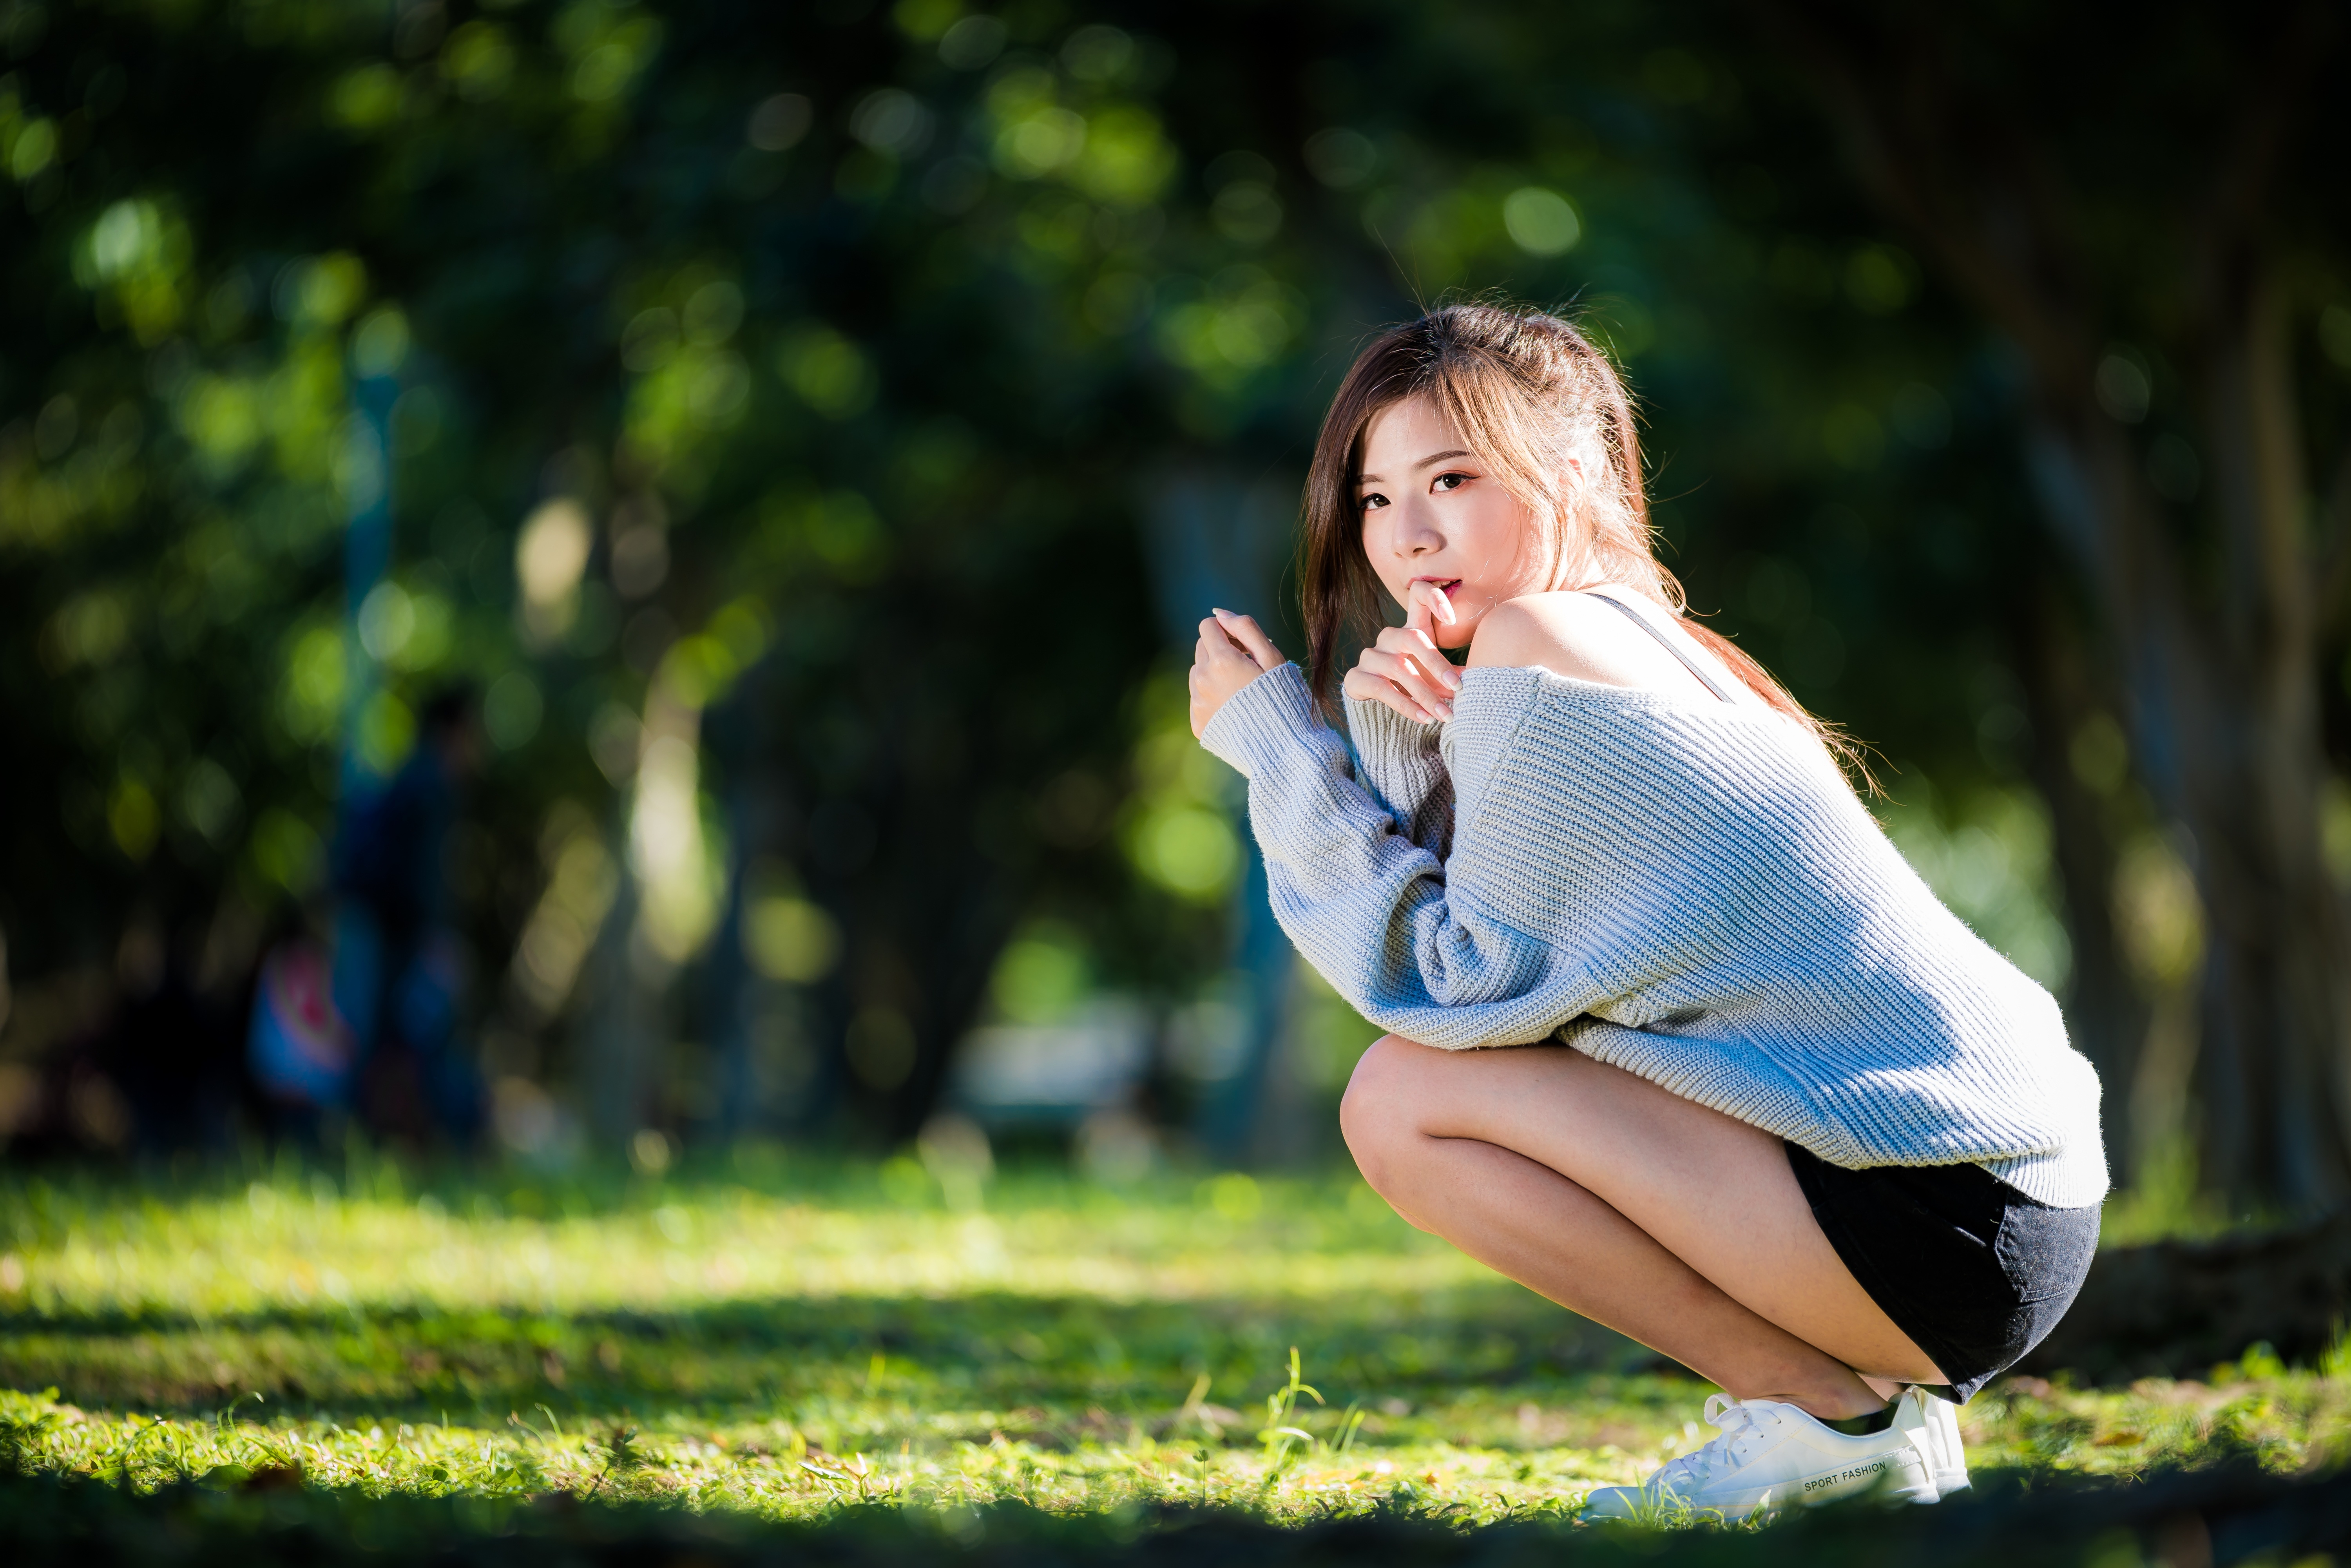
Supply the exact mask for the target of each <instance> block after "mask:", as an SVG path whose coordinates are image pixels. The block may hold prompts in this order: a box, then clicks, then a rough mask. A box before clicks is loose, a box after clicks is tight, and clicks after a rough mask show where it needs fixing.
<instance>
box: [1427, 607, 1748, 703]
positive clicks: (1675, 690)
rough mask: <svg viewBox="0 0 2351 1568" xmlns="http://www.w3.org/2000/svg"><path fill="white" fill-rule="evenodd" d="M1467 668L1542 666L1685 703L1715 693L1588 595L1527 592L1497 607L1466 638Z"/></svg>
mask: <svg viewBox="0 0 2351 1568" xmlns="http://www.w3.org/2000/svg"><path fill="white" fill-rule="evenodd" d="M1667 634H1668V635H1670V634H1671V633H1670V632H1667ZM1469 664H1470V665H1471V666H1472V667H1473V668H1475V667H1477V666H1479V665H1485V664H1495V665H1501V666H1504V667H1514V668H1520V669H1523V668H1527V667H1529V666H1532V665H1541V667H1542V668H1544V669H1546V670H1549V671H1550V672H1551V673H1552V674H1555V675H1565V676H1567V677H1568V678H1569V679H1571V680H1578V681H1590V682H1592V683H1593V684H1595V685H1604V686H1629V687H1633V688H1635V689H1636V690H1640V691H1650V692H1656V693H1658V694H1659V695H1668V696H1676V697H1680V698H1683V699H1686V700H1687V699H1691V698H1696V699H1698V700H1700V701H1711V700H1713V696H1714V694H1713V693H1711V692H1709V691H1708V689H1707V688H1706V686H1705V685H1703V684H1702V683H1701V682H1700V681H1699V680H1698V678H1697V677H1696V676H1695V675H1693V674H1690V672H1689V669H1688V667H1687V665H1685V664H1683V663H1682V662H1681V660H1679V659H1677V658H1676V657H1675V656H1674V654H1673V653H1671V652H1669V651H1668V650H1667V647H1666V646H1665V644H1664V643H1661V642H1659V641H1658V637H1657V635H1656V634H1653V633H1652V632H1648V631H1645V630H1643V624H1642V623H1641V622H1635V621H1634V620H1633V619H1632V618H1631V617H1630V616H1628V615H1627V614H1626V613H1625V612H1624V611H1623V610H1621V609H1619V608H1618V607H1616V606H1615V605H1613V604H1604V603H1602V602H1601V601H1600V599H1599V597H1598V596H1597V595H1595V594H1591V593H1576V592H1561V593H1530V594H1527V595H1525V596H1524V597H1522V598H1519V599H1512V600H1509V601H1505V602H1503V603H1500V604H1497V605H1496V606H1494V608H1493V609H1492V610H1490V611H1488V612H1486V617H1485V619H1484V620H1482V621H1480V622H1479V623H1478V631H1477V634H1476V635H1475V636H1473V637H1472V638H1471V639H1470V641H1469Z"/></svg>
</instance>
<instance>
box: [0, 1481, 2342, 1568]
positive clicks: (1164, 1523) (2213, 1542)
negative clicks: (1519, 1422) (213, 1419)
mask: <svg viewBox="0 0 2351 1568" xmlns="http://www.w3.org/2000/svg"><path fill="white" fill-rule="evenodd" d="M1979 1490H1980V1491H1983V1492H1985V1493H1986V1495H1977V1496H1970V1495H1966V1494H1963V1495H1962V1496H1961V1497H1960V1498H1959V1499H1956V1500H1952V1501H1949V1502H1947V1503H1945V1504H1943V1505H1941V1506H1940V1507H1938V1508H1932V1509H1917V1508H1912V1509H1903V1510H1900V1511H1896V1512H1893V1513H1885V1512H1880V1511H1875V1510H1873V1509H1870V1508H1867V1507H1844V1508H1837V1509H1829V1510H1822V1511H1817V1512H1813V1513H1809V1514H1803V1515H1799V1516H1797V1517H1793V1518H1791V1519H1788V1520H1785V1521H1782V1522H1780V1523H1777V1524H1774V1525H1772V1526H1770V1527H1769V1528H1767V1529H1765V1530H1763V1531H1759V1532H1748V1531H1708V1530H1696V1531H1682V1532H1678V1533H1674V1534H1648V1533H1644V1532H1639V1531H1630V1530H1625V1529H1620V1528H1613V1527H1612V1528H1605V1529H1583V1528H1576V1527H1573V1526H1569V1525H1566V1524H1563V1523H1559V1522H1556V1521H1547V1522H1537V1523H1525V1522H1506V1523H1501V1524H1496V1525H1489V1526H1485V1527H1482V1528H1478V1529H1463V1528H1457V1527H1455V1526H1452V1525H1450V1524H1448V1523H1447V1521H1446V1520H1445V1519H1444V1518H1443V1517H1442V1516H1441V1515H1430V1514H1426V1513H1416V1512H1412V1511H1404V1510H1379V1511H1372V1512H1369V1513H1364V1514H1356V1515H1353V1516H1350V1517H1343V1518H1342V1517H1335V1516H1333V1517H1329V1518H1325V1519H1323V1520H1321V1521H1313V1522H1309V1523H1305V1524H1300V1525H1273V1524H1269V1523H1266V1522H1263V1521H1256V1520H1251V1519H1249V1518H1247V1517H1244V1516H1240V1515H1237V1514H1230V1513H1216V1512H1205V1511H1189V1510H1181V1509H1175V1510H1162V1511H1136V1512H1131V1513H1123V1514H1107V1515H1105V1514H1090V1515H1088V1514H1055V1513H1050V1512H1043V1511H1031V1510H1029V1509H1025V1508H1021V1507H1019V1506H1009V1505H1008V1506H999V1507H995V1508H990V1509H987V1510H972V1509H962V1508H954V1509H946V1510H938V1511H934V1510H931V1509H927V1508H899V1507H893V1506H885V1505H874V1506H867V1507H861V1508H852V1509H849V1510H846V1511H843V1512H841V1514H839V1515H837V1516H835V1517H834V1518H833V1519H831V1520H830V1521H827V1522H825V1523H823V1524H820V1525H780V1524H768V1523H761V1522H759V1521H753V1520H749V1519H746V1518H742V1517H739V1516H726V1515H718V1514H706V1515H702V1514H695V1513H692V1512H689V1511H686V1510H685V1509H683V1508H678V1507H666V1506H661V1505H650V1504H623V1505H614V1506H603V1505H595V1504H585V1505H583V1504H577V1503H570V1502H561V1501H557V1500H550V1499H541V1500H537V1501H535V1502H518V1503H506V1504H501V1503H489V1502H484V1501H480V1500H467V1499H414V1498H384V1499H370V1498H365V1497H361V1496H359V1495H357V1494H352V1493H341V1494H338V1493H329V1492H316V1491H306V1490H300V1489H287V1490H276V1491H267V1492H258V1493H256V1492H246V1493H241V1494H235V1493H231V1494H224V1493H215V1492H211V1491H207V1490H203V1489H201V1488H197V1487H193V1486H175V1487H171V1488H167V1489H165V1490H162V1491H158V1492H155V1493H152V1494H149V1495H145V1496H141V1495H138V1494H135V1493H131V1492H126V1491H120V1490H116V1489H114V1488H112V1487H110V1486H107V1485H105V1484H103V1483H99V1482H96V1481H60V1480H57V1479H49V1478H17V1477H9V1478H5V1479H0V1545H5V1547H6V1548H7V1552H6V1553H5V1555H6V1556H7V1559H8V1561H10V1562H11V1563H17V1564H23V1565H25V1568H37V1565H45V1564H50V1563H59V1564H64V1563H71V1564H73V1565H74V1568H85V1565H87V1564H89V1563H191V1564H194V1563H223V1564H226V1563H236V1564H238V1565H240V1568H271V1565H274V1564H279V1563H284V1564H294V1563H303V1564H308V1563H321V1562H340V1561H345V1560H348V1559H350V1558H351V1557H353V1556H355V1555H359V1554H362V1553H363V1554H364V1555H365V1557H366V1559H367V1560H368V1561H370V1562H371V1563H380V1564H386V1565H391V1564H402V1563H425V1562H428V1561H429V1562H431V1563H436V1564H460V1565H462V1564H472V1563H483V1564H491V1563H496V1564H500V1565H508V1564H514V1565H521V1568H537V1565H538V1564H549V1565H553V1564H558V1563H561V1564H567V1565H569V1564H582V1563H596V1564H603V1563H611V1564H620V1563H687V1562H692V1563H699V1564H704V1565H705V1568H725V1565H731V1564H736V1563H754V1562H757V1563H789V1562H812V1563H827V1564H838V1565H841V1568H858V1565H864V1564H872V1565H874V1568H881V1565H884V1564H896V1563H937V1562H961V1563H976V1564H981V1563H984V1564H993V1563H1005V1564H1013V1563H1019V1564H1024V1565H1025V1564H1029V1563H1071V1564H1076V1563H1136V1564H1152V1565H1156V1564H1162V1563H1165V1564H1169V1565H1171V1568H1172V1565H1174V1564H1178V1563H1183V1564H1190V1563H1206V1562H1213V1563H1218V1564H1219V1565H1220V1568H1221V1565H1236V1564H1237V1565H1243V1568H1249V1565H1255V1564H1268V1565H1271V1564H1321V1563H1334V1564H1335V1563H1374V1562H1375V1563H1383V1564H1402V1565H1412V1564H1423V1563H1427V1564H1471V1563H1475V1564H1480V1565H1485V1564H1496V1565H1500V1564H1518V1563H1526V1564H1529V1565H1530V1568H1531V1565H1533V1564H1539V1563H1540V1564H1552V1563H1562V1562H1564V1563H1591V1564H1595V1565H1597V1564H1614V1563H1627V1564H1629V1563H1657V1562H1670V1563H1684V1564H1707V1563H1741V1564H1754V1563H1790V1564H1795V1563H1802V1564H1806V1565H1808V1568H1814V1565H1817V1568H1843V1565H1845V1564H1853V1565H1855V1568H1858V1565H1860V1564H1872V1565H1875V1564H1878V1563H1889V1562H1899V1563H1903V1564H1904V1565H1905V1568H1945V1565H1950V1568H1958V1565H1959V1564H1974V1563H1993V1562H1997V1563H2001V1564H2002V1568H2041V1565H2043V1564H2048V1565H2055V1564H2074V1563H2114V1562H2132V1563H2137V1562H2147V1561H2152V1562H2161V1563H2176V1564H2189V1563H2198V1564H2210V1565H2213V1568H2225V1565H2227V1564H2231V1563H2243V1562H2247V1561H2248V1560H2255V1559H2258V1560H2264V1561H2270V1562H2276V1563H2290V1562H2294V1561H2296V1560H2299V1559H2302V1558H2304V1557H2306V1556H2308V1555H2310V1554H2313V1553H2317V1552H2343V1551H2345V1550H2346V1549H2351V1477H2346V1475H2344V1474H2343V1473H2341V1472H2334V1473H2329V1474H2325V1475H2320V1476H2315V1477H2304V1478H2295V1479H2284V1478H2279V1477H2274V1476H2267V1475H2263V1474H2262V1473H2260V1472H2259V1471H2257V1470H2253V1469H2243V1468H2234V1469H2216V1470H2207V1471H2186V1472H2182V1471H2175V1472H2168V1473H2164V1474H2158V1475H2156V1476H2152V1477H2149V1478H2147V1479H2143V1480H2140V1481H2137V1482H2134V1483H2116V1482H2101V1481H2085V1480H2056V1481H2044V1482H2042V1483H2039V1484H2036V1485H2034V1486H2032V1487H2031V1488H2029V1489H2028V1488H2026V1487H2024V1486H2021V1485H2011V1486H2008V1487H2005V1488H2000V1489H1979Z"/></svg>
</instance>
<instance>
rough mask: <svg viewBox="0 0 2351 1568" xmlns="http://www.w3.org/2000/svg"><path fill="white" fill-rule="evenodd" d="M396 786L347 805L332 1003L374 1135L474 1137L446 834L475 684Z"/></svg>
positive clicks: (338, 849)
mask: <svg viewBox="0 0 2351 1568" xmlns="http://www.w3.org/2000/svg"><path fill="white" fill-rule="evenodd" d="M417 728H418V734H417V739H416V746H415V749H414V750H413V751H412V752H411V753H410V754H409V757H408V760H407V761H406V762H405V763H403V764H402V766H401V768H400V770H399V771H398V772H397V773H396V774H394V775H393V776H392V780H391V782H390V783H389V784H387V785H384V786H383V787H381V789H379V790H375V791H372V792H370V793H368V794H366V795H363V796H360V798H358V799H357V800H354V801H353V803H352V804H351V806H350V809H349V810H347V811H346V813H345V815H344V818H343V821H342V825H341V828H340V831H339V832H338V834H337V837H336V841H335V846H334V852H333V862H332V873H331V874H332V879H333V881H332V886H333V891H334V895H335V913H334V968H333V981H332V999H333V1003H334V1009H335V1011H336V1012H337V1013H338V1014H340V1016H341V1018H342V1019H343V1020H344V1022H345V1023H346V1024H347V1025H348V1026H349V1028H350V1038H351V1051H352V1071H353V1082H352V1084H351V1092H352V1094H353V1099H354V1106H353V1108H354V1109H355V1110H356V1111H357V1113H358V1114H359V1116H360V1119H361V1120H362V1121H363V1122H364V1123H365V1124H368V1125H369V1126H371V1128H373V1129H374V1130H376V1131H377V1132H379V1133H382V1134H389V1135H392V1136H395V1137H399V1138H402V1139H404V1140H408V1141H411V1142H447V1143H450V1144H454V1145H458V1146H460V1147H464V1146H466V1145H471V1144H472V1143H473V1141H474V1139H475V1135H476V1134H478V1133H479V1132H480V1130H481V1125H482V1086H481V1076H480V1073H479V1071H478V1070H477V1069H476V1067H475V1063H474V1061H473V1060H472V1058H471V1056H470V1054H469V1052H468V1051H467V1049H466V1046H465V1042H464V1041H463V1040H462V1039H461V1037H460V1034H459V1031H458V1027H457V1026H458V1016H459V1011H460V1009H461V1008H462V1007H463V1004H464V999H465V975H466V962H465V943H464V939H463V938H462V937H461V936H459V934H458V933H457V931H456V930H455V926H454V923H453V910H452V903H451V899H450V894H449V885H448V863H449V857H450V853H451V839H452V833H453V831H454V830H455V826H456V824H457V820H458V813H459V810H460V809H461V807H462V804H463V800H464V792H465V784H466V782H467V781H468V780H469V779H472V777H473V776H474V773H475V769H476V768H477V767H478V765H479V756H480V740H479V737H478V733H477V730H476V727H475V715H474V696H473V693H472V691H471V690H470V689H468V688H465V687H462V686H453V687H450V688H447V689H445V690H444V691H442V692H440V693H438V694H436V695H434V697H433V698H432V699H431V700H430V701H428V702H427V703H426V704H425V705H424V708H423V713H422V714H421V715H420V716H419V717H418V726H417Z"/></svg>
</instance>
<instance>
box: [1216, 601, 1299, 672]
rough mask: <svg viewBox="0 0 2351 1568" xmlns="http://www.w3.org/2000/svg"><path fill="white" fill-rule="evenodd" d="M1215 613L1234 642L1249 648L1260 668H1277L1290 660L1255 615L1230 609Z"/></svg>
mask: <svg viewBox="0 0 2351 1568" xmlns="http://www.w3.org/2000/svg"><path fill="white" fill-rule="evenodd" d="M1215 614H1216V618H1217V625H1219V626H1222V627H1223V628H1224V629H1225V632H1226V634H1227V635H1228V636H1229V637H1231V638H1232V639H1233V641H1234V642H1236V643H1239V644H1240V645H1241V646H1242V647H1243V648H1245V649H1247V650H1248V652H1249V657H1250V658H1252V659H1255V660H1256V661H1257V667H1258V668H1259V669H1260V670H1271V669H1277V668H1279V667H1280V665H1282V664H1285V663H1287V662H1288V661H1286V660H1284V659H1283V658H1282V656H1281V650H1280V649H1279V648H1277V647H1275V646H1274V645H1273V639H1272V638H1270V637H1269V636H1267V635H1266V634H1265V632H1264V630H1263V629H1262V628H1260V627H1259V625H1258V623H1257V622H1256V620H1255V619H1254V618H1253V617H1250V616H1248V615H1237V614H1235V613H1234V612H1231V611H1229V610H1219V611H1217V612H1215Z"/></svg>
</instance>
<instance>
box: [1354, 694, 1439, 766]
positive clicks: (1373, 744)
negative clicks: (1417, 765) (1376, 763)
mask: <svg viewBox="0 0 2351 1568" xmlns="http://www.w3.org/2000/svg"><path fill="white" fill-rule="evenodd" d="M1346 704H1347V733H1348V734H1349V735H1350V736H1352V737H1353V738H1354V742H1355V751H1356V753H1357V755H1359V756H1362V757H1364V758H1374V757H1379V758H1396V759H1398V760H1403V759H1405V758H1421V757H1426V756H1428V755H1429V754H1430V753H1432V752H1434V751H1435V750H1436V749H1437V731H1438V730H1440V729H1441V728H1443V726H1441V725H1439V724H1438V723H1437V721H1436V720H1434V719H1431V720H1429V721H1428V722H1427V723H1426V724H1424V723H1422V722H1421V721H1420V720H1418V719H1411V718H1406V717H1405V716H1404V715H1402V714H1400V713H1398V712H1396V710H1395V709H1394V708H1392V707H1390V706H1388V705H1387V704H1385V703H1383V702H1374V701H1372V700H1370V699H1369V698H1367V697H1349V698H1347V699H1346Z"/></svg>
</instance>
